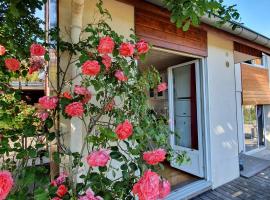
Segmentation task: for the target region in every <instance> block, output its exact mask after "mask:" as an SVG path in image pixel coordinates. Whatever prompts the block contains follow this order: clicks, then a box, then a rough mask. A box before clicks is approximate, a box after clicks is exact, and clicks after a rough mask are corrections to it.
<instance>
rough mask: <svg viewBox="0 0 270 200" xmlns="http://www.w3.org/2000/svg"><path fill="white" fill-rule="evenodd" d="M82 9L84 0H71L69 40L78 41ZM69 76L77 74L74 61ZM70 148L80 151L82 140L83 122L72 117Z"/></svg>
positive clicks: (72, 150) (78, 81) (76, 80)
mask: <svg viewBox="0 0 270 200" xmlns="http://www.w3.org/2000/svg"><path fill="white" fill-rule="evenodd" d="M83 9H84V0H72V3H71V30H70V31H71V34H70V36H71V42H72V43H78V42H79V40H80V34H81V31H82V24H83ZM70 69H71V76H72V77H75V76H76V75H77V74H78V68H77V67H76V63H73V64H71V66H70ZM80 81H81V80H80V79H79V78H77V79H75V80H74V84H77V85H80ZM70 123H71V124H70V125H71V129H70V150H71V152H80V150H81V146H82V142H83V124H82V122H81V120H79V119H76V118H72V119H71V120H70Z"/></svg>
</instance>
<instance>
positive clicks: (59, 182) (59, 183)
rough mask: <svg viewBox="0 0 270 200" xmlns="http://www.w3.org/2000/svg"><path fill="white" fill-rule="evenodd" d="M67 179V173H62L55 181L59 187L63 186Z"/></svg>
mask: <svg viewBox="0 0 270 200" xmlns="http://www.w3.org/2000/svg"><path fill="white" fill-rule="evenodd" d="M67 177H68V174H67V173H66V172H62V173H60V175H59V176H58V177H57V179H56V180H55V183H56V184H57V185H61V184H63V183H64V182H65V180H66V178H67Z"/></svg>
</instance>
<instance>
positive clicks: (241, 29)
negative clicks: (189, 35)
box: [201, 15, 270, 48]
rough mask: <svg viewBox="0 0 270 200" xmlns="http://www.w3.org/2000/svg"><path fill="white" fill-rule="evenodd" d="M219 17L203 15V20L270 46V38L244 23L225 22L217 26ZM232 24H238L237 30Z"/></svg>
mask: <svg viewBox="0 0 270 200" xmlns="http://www.w3.org/2000/svg"><path fill="white" fill-rule="evenodd" d="M219 20H220V19H219V17H216V16H213V15H212V16H210V17H208V16H206V15H205V16H203V17H201V22H203V23H205V24H208V25H210V26H214V27H216V28H218V29H221V30H223V31H226V32H229V33H231V34H233V35H237V36H239V37H242V38H245V39H247V40H249V41H251V42H254V43H257V44H259V45H262V46H265V47H267V48H270V38H268V37H266V36H264V35H262V34H260V33H257V32H256V31H253V30H251V29H249V28H247V27H245V26H243V25H242V24H239V23H237V22H233V21H230V22H226V23H225V24H223V25H222V26H220V27H217V25H216V23H217V22H218V21H219ZM232 25H237V28H236V29H235V30H233V29H232Z"/></svg>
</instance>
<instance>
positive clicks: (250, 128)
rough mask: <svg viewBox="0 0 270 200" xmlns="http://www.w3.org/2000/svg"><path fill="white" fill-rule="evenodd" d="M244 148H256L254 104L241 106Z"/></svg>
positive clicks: (248, 149)
mask: <svg viewBox="0 0 270 200" xmlns="http://www.w3.org/2000/svg"><path fill="white" fill-rule="evenodd" d="M243 113H244V133H245V149H246V152H247V151H251V150H254V149H257V148H258V130H257V119H256V106H254V105H248V106H243Z"/></svg>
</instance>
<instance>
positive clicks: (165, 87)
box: [157, 82, 167, 92]
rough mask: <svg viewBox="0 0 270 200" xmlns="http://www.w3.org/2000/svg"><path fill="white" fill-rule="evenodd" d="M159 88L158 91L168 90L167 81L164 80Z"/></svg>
mask: <svg viewBox="0 0 270 200" xmlns="http://www.w3.org/2000/svg"><path fill="white" fill-rule="evenodd" d="M157 90H158V92H162V91H164V90H167V83H165V82H163V83H160V84H159V85H158V86H157Z"/></svg>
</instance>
